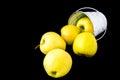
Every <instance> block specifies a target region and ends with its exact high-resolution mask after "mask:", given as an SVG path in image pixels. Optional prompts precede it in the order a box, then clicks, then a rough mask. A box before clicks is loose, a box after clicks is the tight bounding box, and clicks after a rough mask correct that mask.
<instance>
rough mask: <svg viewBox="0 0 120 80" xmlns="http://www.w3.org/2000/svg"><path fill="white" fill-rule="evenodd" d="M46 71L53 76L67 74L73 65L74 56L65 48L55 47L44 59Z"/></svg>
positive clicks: (58, 76)
mask: <svg viewBox="0 0 120 80" xmlns="http://www.w3.org/2000/svg"><path fill="white" fill-rule="evenodd" d="M43 67H44V69H45V71H46V73H47V74H48V75H49V76H51V77H53V78H60V77H63V76H65V75H66V74H67V73H68V72H69V71H70V70H71V67H72V57H71V56H70V54H69V53H68V52H66V51H65V50H63V49H53V50H51V51H49V52H48V54H46V56H45V57H44V60H43Z"/></svg>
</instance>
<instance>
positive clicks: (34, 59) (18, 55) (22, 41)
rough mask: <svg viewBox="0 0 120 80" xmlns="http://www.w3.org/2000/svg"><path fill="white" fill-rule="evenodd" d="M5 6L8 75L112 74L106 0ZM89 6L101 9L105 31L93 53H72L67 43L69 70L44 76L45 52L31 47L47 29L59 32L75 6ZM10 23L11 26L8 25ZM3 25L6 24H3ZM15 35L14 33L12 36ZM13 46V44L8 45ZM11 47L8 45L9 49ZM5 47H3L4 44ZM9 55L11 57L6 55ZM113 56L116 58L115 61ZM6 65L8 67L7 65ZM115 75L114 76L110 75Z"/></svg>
mask: <svg viewBox="0 0 120 80" xmlns="http://www.w3.org/2000/svg"><path fill="white" fill-rule="evenodd" d="M11 3H12V4H9V2H8V4H9V6H7V7H6V6H5V7H6V9H5V11H6V12H5V16H6V18H5V19H6V20H7V21H8V23H5V24H8V25H9V26H8V28H7V30H10V29H11V30H10V33H11V32H12V33H11V34H10V33H9V34H7V36H8V37H10V38H9V39H10V40H8V39H6V40H7V41H6V43H7V44H8V43H10V44H9V45H8V47H10V50H8V48H7V50H5V51H12V52H11V53H15V54H8V57H7V56H6V55H5V59H4V60H6V61H5V63H4V64H6V63H8V64H7V65H6V69H5V71H4V72H5V74H8V75H10V74H11V76H9V78H10V77H11V78H12V79H14V78H15V79H20V78H21V79H27V80H28V79H32V80H85V79H87V78H88V79H99V78H101V79H104V78H105V77H106V78H112V77H113V74H114V73H115V72H116V71H117V70H116V64H115V63H117V62H116V61H117V59H118V58H115V56H114V55H115V54H116V53H117V52H115V51H116V50H113V48H114V45H115V41H114V40H115V38H114V36H113V33H114V32H113V31H115V30H116V28H113V26H112V24H113V20H112V16H113V12H114V11H113V6H112V5H111V2H110V1H107V0H63V1H62V0H59V1H58V0H55V1H54V0H48V1H47V0H44V1H21V2H18V1H17V2H11ZM82 7H93V8H95V9H97V10H98V11H100V12H102V13H103V14H104V15H105V16H106V18H107V22H108V25H107V32H106V34H105V36H104V37H103V38H102V39H101V40H99V41H98V50H97V53H96V55H95V56H94V57H92V58H86V57H81V56H77V55H75V54H74V53H73V51H72V47H71V46H66V48H67V49H66V51H68V52H69V53H70V55H71V56H72V59H73V65H72V68H71V71H70V72H69V73H68V74H67V75H65V76H64V77H61V78H58V79H54V78H52V77H50V76H48V75H47V74H46V72H45V70H44V68H43V58H44V57H45V55H44V54H43V53H41V51H40V50H39V49H36V50H34V48H35V46H36V45H38V44H39V42H40V39H41V36H42V35H43V34H44V33H45V32H48V31H55V32H57V33H59V34H60V29H61V27H62V26H64V25H66V24H67V21H68V18H69V16H70V15H71V14H72V13H73V12H74V11H76V10H77V9H79V8H82ZM10 26H11V27H10ZM5 28H6V27H5ZM13 35H15V36H13ZM12 46H13V47H12ZM11 48H12V49H11ZM5 49H6V48H5ZM10 56H12V57H10ZM115 60H116V61H115ZM8 66H9V67H8ZM114 78H115V77H114Z"/></svg>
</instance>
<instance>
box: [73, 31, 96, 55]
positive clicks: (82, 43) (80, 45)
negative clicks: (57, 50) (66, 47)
mask: <svg viewBox="0 0 120 80" xmlns="http://www.w3.org/2000/svg"><path fill="white" fill-rule="evenodd" d="M97 48H98V44H97V40H96V38H95V36H94V35H93V34H92V33H90V32H82V33H80V34H79V35H78V36H77V37H76V38H75V40H74V42H73V52H74V53H75V54H77V55H80V56H82V55H84V56H86V57H93V56H94V55H95V54H96V52H97Z"/></svg>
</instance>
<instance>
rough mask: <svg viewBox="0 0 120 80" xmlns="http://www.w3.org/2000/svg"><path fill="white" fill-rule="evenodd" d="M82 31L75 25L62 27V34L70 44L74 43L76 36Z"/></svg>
mask: <svg viewBox="0 0 120 80" xmlns="http://www.w3.org/2000/svg"><path fill="white" fill-rule="evenodd" d="M79 33H80V29H79V28H78V27H76V26H74V25H65V26H63V27H62V28H61V36H62V37H63V39H64V40H65V41H66V43H67V44H68V45H72V43H73V41H74V39H75V37H76V36H77V35H78V34H79Z"/></svg>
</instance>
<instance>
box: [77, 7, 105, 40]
mask: <svg viewBox="0 0 120 80" xmlns="http://www.w3.org/2000/svg"><path fill="white" fill-rule="evenodd" d="M85 10H88V11H85ZM90 10H92V11H90ZM78 11H80V12H82V13H84V14H85V15H86V16H88V18H89V19H90V20H91V22H92V24H93V27H94V35H95V37H97V36H98V35H99V34H101V33H103V34H102V35H101V36H100V37H99V38H97V40H100V39H101V38H102V37H103V36H104V35H105V33H106V30H107V19H106V17H105V15H104V14H103V13H101V12H99V11H98V10H96V9H94V8H91V7H83V8H80V9H78V10H77V11H76V12H78Z"/></svg>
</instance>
